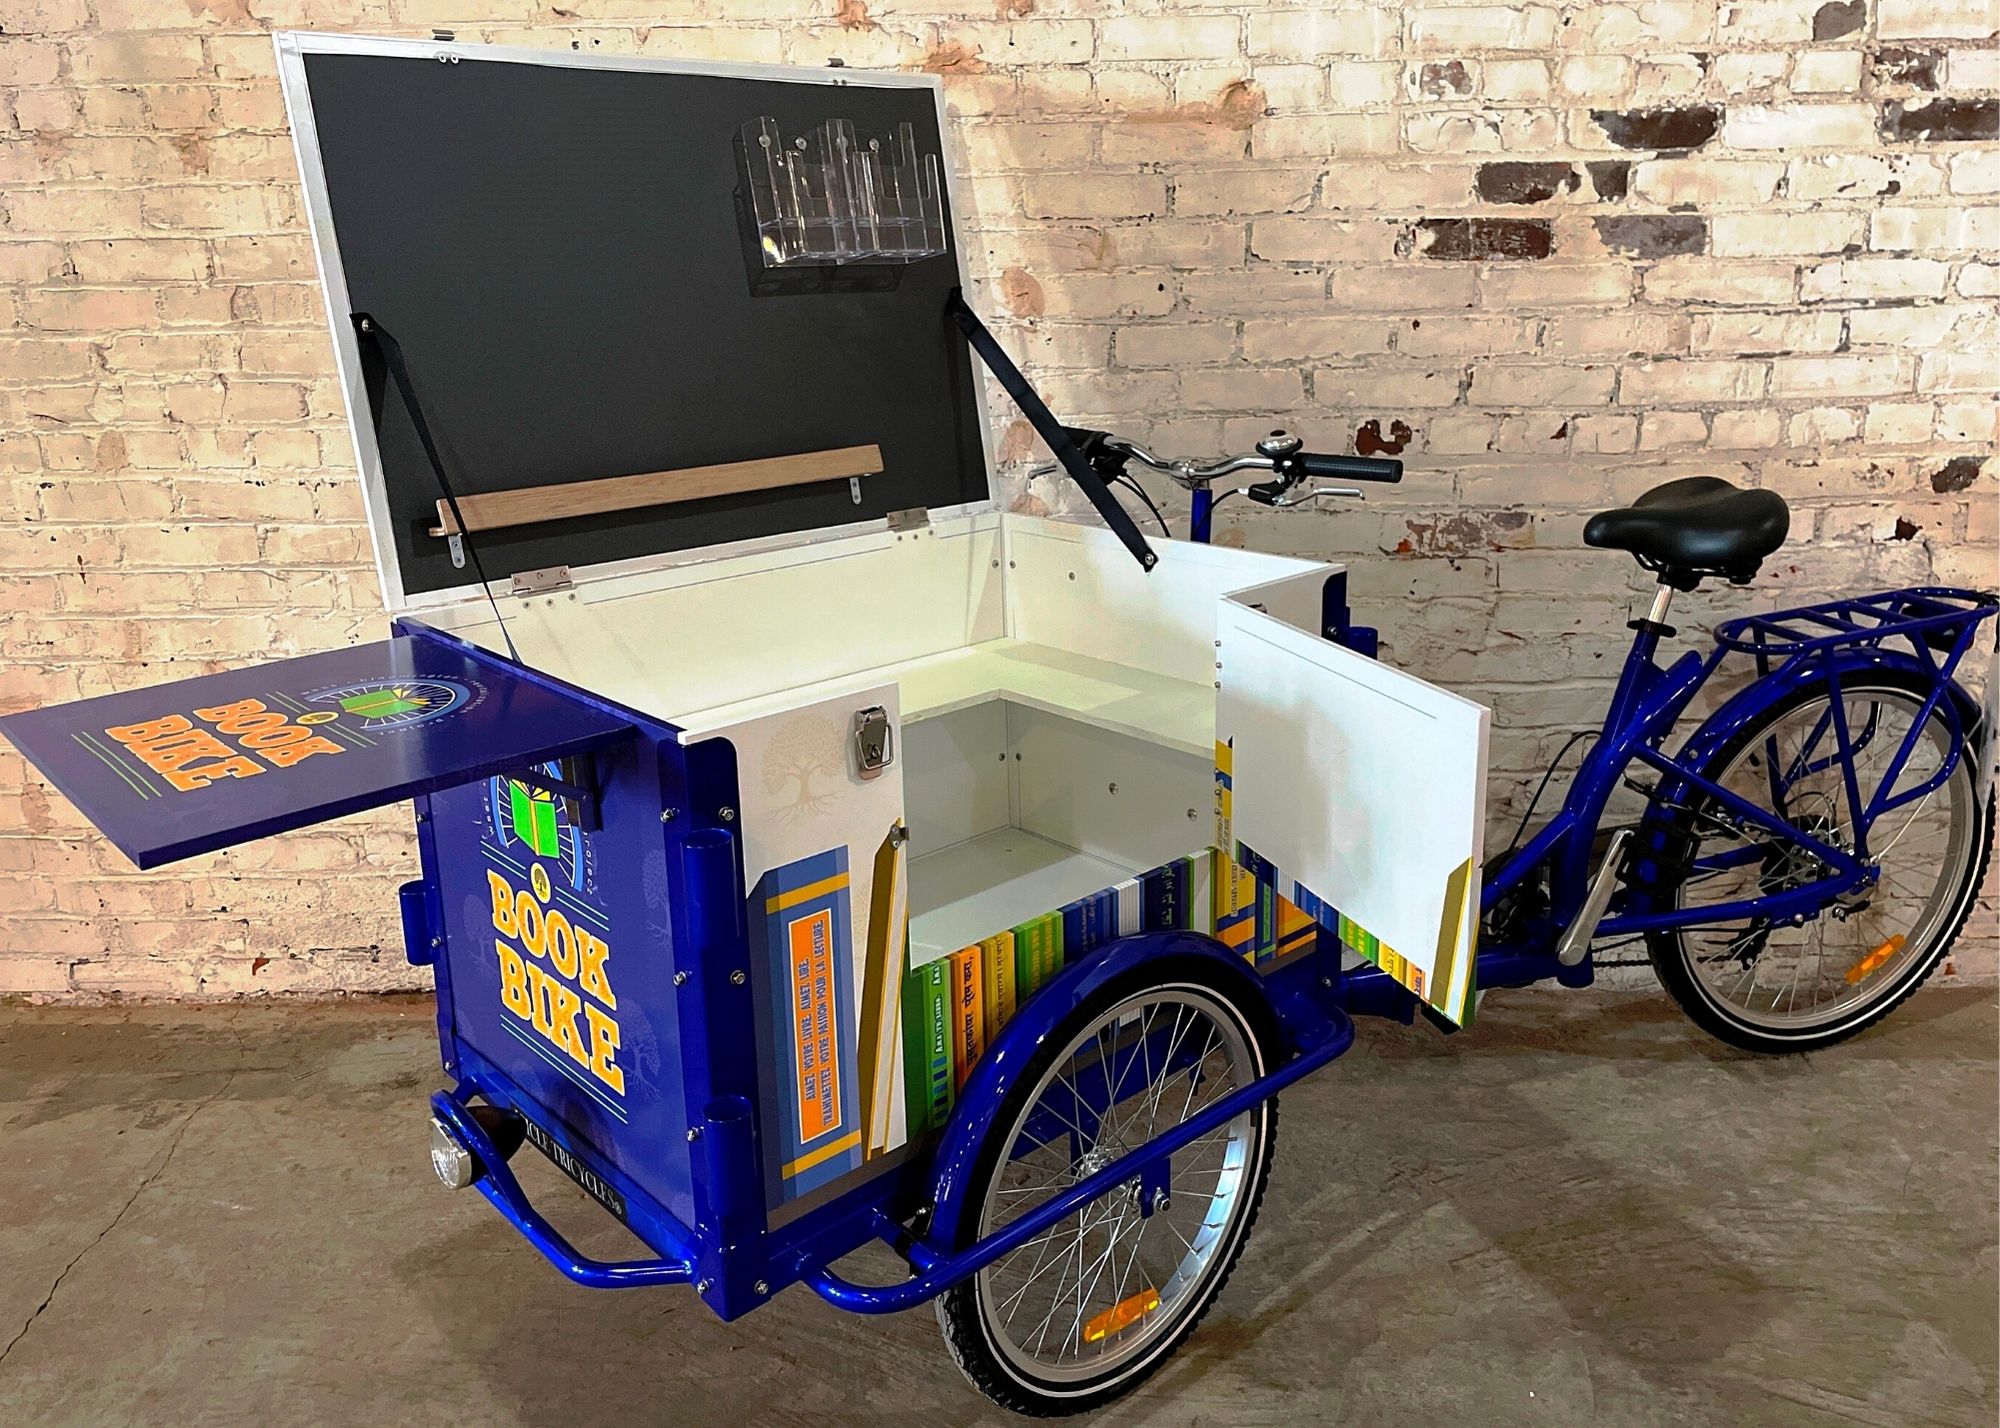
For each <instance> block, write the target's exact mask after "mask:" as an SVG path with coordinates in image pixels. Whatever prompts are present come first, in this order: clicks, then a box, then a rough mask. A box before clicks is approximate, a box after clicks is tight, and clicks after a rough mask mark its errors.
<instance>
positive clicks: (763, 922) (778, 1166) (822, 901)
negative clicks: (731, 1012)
mask: <svg viewBox="0 0 2000 1428" xmlns="http://www.w3.org/2000/svg"><path fill="white" fill-rule="evenodd" d="M750 904H751V914H752V918H753V920H754V921H755V922H756V924H757V928H756V932H755V934H754V945H761V946H762V947H763V948H764V950H765V956H766V958H767V959H768V960H767V961H766V964H765V965H766V968H767V975H766V976H765V977H763V978H761V979H760V980H761V981H762V982H763V983H764V985H765V988H766V994H767V995H766V1013H767V1016H768V1017H769V1027H770V1031H771V1033H772V1035H771V1045H773V1046H774V1047H778V1048H782V1052H781V1054H782V1055H783V1056H784V1057H785V1059H787V1060H789V1062H790V1063H791V1064H790V1066H789V1067H787V1068H786V1070H785V1072H784V1073H781V1074H780V1075H779V1077H778V1078H777V1088H776V1089H777V1093H778V1102H779V1105H778V1108H777V1110H778V1114H777V1115H775V1116H773V1117H771V1118H770V1119H769V1120H768V1121H767V1122H766V1124H767V1125H768V1126H769V1127H770V1130H769V1133H768V1138H767V1139H766V1142H765V1146H766V1149H765V1157H766V1175H767V1177H769V1178H771V1179H773V1180H775V1182H776V1183H775V1185H774V1186H772V1187H771V1188H773V1189H775V1190H776V1192H777V1193H776V1197H775V1199H776V1200H779V1201H782V1200H790V1199H793V1198H795V1197H797V1196H799V1195H802V1194H804V1193H805V1192H807V1191H809V1190H813V1189H816V1188H817V1187H819V1186H821V1185H824V1184H826V1183H827V1182H828V1181H831V1180H834V1179H837V1178H838V1177H839V1176H841V1175H844V1174H846V1173H847V1172H848V1171H850V1170H852V1169H854V1168H855V1167H856V1166H858V1165H860V1164H861V1161H862V1153H863V1136H862V1128H861V1110H860V1104H859V1101H860V1097H859V1088H858V1082H859V1081H860V1079H861V1077H860V1075H859V1067H858V1066H857V1062H856V1055H855V1018H856V1012H857V1010H858V1009H857V1008H856V1007H855V1004H854V986H853V977H854V961H853V952H852V944H851V940H850V939H851V938H852V935H853V920H852V916H851V914H850V911H849V906H848V870H847V848H846V846H845V845H842V846H840V847H837V848H832V849H829V850H827V851H826V852H824V853H815V854H813V855H812V856H810V857H806V858H801V859H799V860H798V861H796V862H793V863H788V864H786V865H785V866H784V867H782V868H775V869H773V870H772V871H770V872H768V873H766V874H765V875H764V876H763V878H761V879H760V880H759V881H758V884H757V887H756V889H755V891H754V892H753V893H752V895H751V899H750ZM774 1171H775V1174H772V1172H774Z"/></svg>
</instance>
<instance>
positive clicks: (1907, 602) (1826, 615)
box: [1715, 585, 2000, 661]
mask: <svg viewBox="0 0 2000 1428" xmlns="http://www.w3.org/2000/svg"><path fill="white" fill-rule="evenodd" d="M1994 614H2000V596H1994V595H1988V594H1985V593H1983V592H1981V591H1977V590H1958V589H1953V588H1951V587H1949V586H1943V585H1919V586H1913V587H1912V588H1910V589H1907V590H1885V591H1883V592H1882V593H1880V594H1877V595H1862V596H1859V597H1857V598H1855V599H1851V600H1829V601H1826V602H1825V603H1824V604H1819V605H1801V606H1799V607H1798V608H1797V609H1793V610H1775V611H1773V612H1771V613H1770V614H1768V615H1744V616H1742V617H1740V618H1738V619H1734V620H1726V621H1724V622H1723V623H1722V624H1720V625H1718V626H1717V627H1716V630H1715V642H1716V643H1717V644H1718V645H1720V646H1722V648H1724V649H1728V650H1736V651H1739V652H1741V653H1743V654H1748V655H1756V656H1757V657H1758V658H1759V660H1760V661H1768V660H1770V659H1774V658H1775V659H1796V658H1798V657H1799V656H1801V655H1808V654H1814V653H1817V652H1818V651H1820V650H1826V649H1831V648H1833V647H1834V646H1835V645H1851V644H1876V643H1879V642H1881V641H1883V640H1888V639H1894V638H1897V637H1899V636H1901V637H1907V638H1909V639H1910V640H1911V641H1912V642H1915V643H1920V644H1922V645H1924V646H1925V647H1927V648H1929V649H1940V648H1943V649H1949V648H1951V647H1952V646H1953V645H1955V644H1957V643H1958V642H1959V641H1960V640H1961V639H1963V638H1964V637H1965V636H1966V635H1967V634H1969V633H1970V630H1971V627H1972V626H1973V625H1976V624H1977V623H1978V622H1979V621H1981V620H1984V619H1986V618H1987V617H1989V616H1991V615H1994Z"/></svg>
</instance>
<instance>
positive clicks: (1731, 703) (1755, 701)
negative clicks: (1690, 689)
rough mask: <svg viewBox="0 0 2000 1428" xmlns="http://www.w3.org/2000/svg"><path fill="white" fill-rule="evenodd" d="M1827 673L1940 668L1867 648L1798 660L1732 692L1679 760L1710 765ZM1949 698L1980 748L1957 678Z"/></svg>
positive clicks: (1922, 673) (1918, 674) (1927, 673)
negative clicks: (1756, 722) (1768, 712)
mask: <svg viewBox="0 0 2000 1428" xmlns="http://www.w3.org/2000/svg"><path fill="white" fill-rule="evenodd" d="M1829 672H1832V673H1834V674H1837V675H1838V676H1840V677H1841V678H1843V679H1847V678H1852V677H1854V676H1857V675H1868V674H1873V673H1878V672H1880V673H1890V674H1901V675H1909V676H1912V677H1914V678H1916V679H1919V680H1925V681H1935V680H1936V678H1937V674H1936V672H1935V671H1934V670H1931V669H1929V668H1926V667H1925V666H1924V665H1923V664H1922V663H1921V662H1920V661H1919V660H1918V659H1917V658H1916V657H1915V656H1914V655H1906V654H1900V653H1898V652H1896V651H1894V650H1885V649H1877V648H1870V647H1865V646H1864V647H1859V648H1852V649H1843V650H1839V651H1837V652H1836V653H1835V654H1833V655H1832V656H1830V657H1822V658H1820V659H1810V660H1799V661H1796V662H1794V663H1793V664H1790V665H1787V666H1786V667H1785V668H1783V669H1780V670H1777V671H1775V672H1773V673H1772V674H1770V675H1768V676H1766V677H1765V678H1763V679H1759V680H1757V681H1755V682H1754V683H1752V684H1749V685H1747V686H1745V687H1744V688H1742V689H1740V690H1738V691H1737V692H1736V693H1735V694H1734V695H1732V696H1730V698H1729V699H1727V700H1726V701H1724V703H1723V705H1722V707H1721V708H1720V709H1717V710H1716V711H1715V712H1714V713H1713V714H1711V715H1709V716H1708V718H1707V719H1705V720H1704V721H1702V724H1701V727H1700V728H1698V729H1696V730H1695V731H1694V733H1692V734H1690V735H1689V736H1688V740H1687V742H1686V743H1685V744H1683V745H1681V749H1680V752H1679V753H1678V754H1677V755H1676V756H1675V762H1677V763H1682V764H1686V765H1687V766H1688V767H1689V768H1694V769H1703V768H1706V767H1708V765H1709V763H1710V761H1712V760H1713V759H1714V758H1715V756H1716V755H1717V754H1718V753H1720V752H1721V751H1722V748H1723V746H1724V745H1726V744H1727V743H1728V742H1729V741H1730V740H1731V739H1733V738H1734V737H1735V736H1736V735H1737V734H1738V733H1740V732H1741V731H1742V730H1743V729H1744V727H1745V726H1747V725H1748V724H1749V723H1750V722H1751V721H1752V720H1754V719H1756V718H1758V717H1759V716H1760V715H1762V714H1763V713H1764V712H1765V711H1766V710H1768V709H1770V708H1771V707H1772V706H1773V705H1775V704H1777V703H1778V702H1779V701H1780V700H1782V699H1786V698H1789V697H1790V696H1792V695H1793V694H1796V693H1797V692H1798V691H1799V690H1801V689H1806V688H1810V687H1811V686H1813V685H1816V684H1822V683H1824V682H1825V681H1826V677H1827V675H1828V673H1829ZM1945 700H1946V701H1948V703H1949V717H1951V718H1952V719H1954V720H1955V721H1956V722H1957V724H1958V731H1959V732H1960V733H1961V734H1964V735H1966V736H1967V737H1968V738H1969V739H1970V740H1972V741H1973V742H1974V744H1975V747H1977V746H1978V744H1979V743H1980V742H1983V741H1984V739H1985V738H1986V737H1988V735H1987V732H1986V731H1985V730H1984V729H1983V727H1982V726H1983V724H1984V722H1985V721H1984V718H1983V717H1982V715H1981V712H1980V709H1979V706H1978V705H1977V704H1976V703H1974V702H1973V699H1972V696H1971V695H1969V694H1967V693H1966V692H1965V690H1964V689H1963V688H1962V687H1961V686H1960V685H1959V684H1958V682H1957V681H1956V680H1950V681H1947V683H1946V689H1945ZM1674 791H1675V792H1678V791H1679V790H1678V789H1675V790H1674ZM1666 792H1668V789H1667V788H1666V787H1665V786H1663V787H1662V794H1663V795H1664V794H1665V793H1666Z"/></svg>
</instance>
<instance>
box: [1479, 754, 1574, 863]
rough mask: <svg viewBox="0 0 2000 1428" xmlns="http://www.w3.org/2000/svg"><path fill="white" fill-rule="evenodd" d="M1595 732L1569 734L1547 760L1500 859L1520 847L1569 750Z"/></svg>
mask: <svg viewBox="0 0 2000 1428" xmlns="http://www.w3.org/2000/svg"><path fill="white" fill-rule="evenodd" d="M1596 732H1597V730H1595V729H1579V730H1577V731H1576V732H1575V733H1574V734H1571V735H1570V736H1569V738H1568V739H1567V740H1566V741H1565V742H1564V743H1563V746H1562V747H1561V748H1560V749H1557V750H1556V756H1555V757H1554V758H1552V759H1550V760H1549V766H1548V769H1547V771H1545V772H1544V773H1543V774H1542V781H1541V782H1540V783H1538V784H1536V785H1535V794H1534V797H1532V798H1530V799H1529V800H1528V808H1527V811H1526V812H1524V813H1523V814H1522V815H1521V825H1520V827H1518V828H1516V829H1515V830H1514V837H1513V838H1512V840H1511V841H1509V843H1508V844H1507V846H1506V847H1505V848H1504V849H1502V850H1501V852H1500V856H1501V857H1502V858H1504V857H1506V856H1507V855H1508V854H1509V853H1512V852H1513V851H1514V850H1515V849H1516V848H1518V847H1520V846H1521V837H1522V835H1523V834H1525V833H1526V832H1527V831H1528V823H1529V820H1531V819H1532V818H1533V817H1534V816H1535V809H1536V808H1537V807H1538V806H1539V805H1540V803H1541V801H1542V795H1543V794H1544V793H1546V792H1548V788H1549V780H1550V779H1552V778H1554V777H1555V776H1556V770H1557V769H1559V768H1561V767H1562V761H1563V759H1564V758H1566V757H1567V756H1568V754H1569V751H1570V750H1571V749H1573V748H1575V747H1576V746H1577V743H1578V741H1579V740H1582V739H1588V738H1589V737H1590V736H1591V735H1592V734H1595V733H1596Z"/></svg>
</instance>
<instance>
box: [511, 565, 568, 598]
mask: <svg viewBox="0 0 2000 1428" xmlns="http://www.w3.org/2000/svg"><path fill="white" fill-rule="evenodd" d="M575 583H576V582H575V581H574V580H572V579H570V574H569V567H568V566H567V565H545V566H543V567H542V568H541V569H540V570H523V571H520V572H519V573H518V574H516V575H515V576H514V581H513V585H512V587H511V588H512V590H513V593H514V594H516V595H546V594H548V593H549V592H550V591H551V590H567V589H569V588H570V586H572V585H574V584H575Z"/></svg>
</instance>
